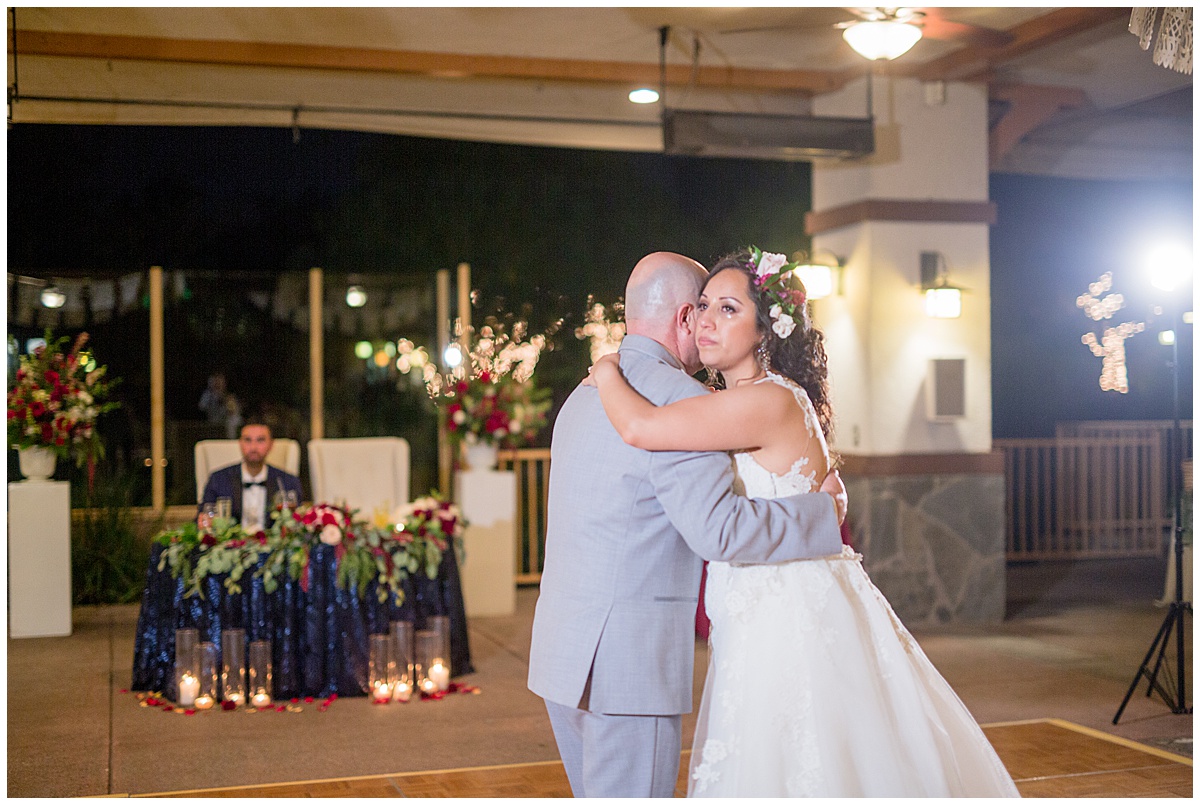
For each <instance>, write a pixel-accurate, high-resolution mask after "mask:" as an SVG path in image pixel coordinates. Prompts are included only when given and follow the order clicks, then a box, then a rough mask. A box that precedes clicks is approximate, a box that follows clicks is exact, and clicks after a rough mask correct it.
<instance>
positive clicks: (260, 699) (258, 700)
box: [250, 690, 271, 707]
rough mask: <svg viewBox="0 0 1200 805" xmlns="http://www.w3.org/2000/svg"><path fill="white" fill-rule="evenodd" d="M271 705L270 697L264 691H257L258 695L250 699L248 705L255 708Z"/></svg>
mask: <svg viewBox="0 0 1200 805" xmlns="http://www.w3.org/2000/svg"><path fill="white" fill-rule="evenodd" d="M270 703H271V695H270V694H269V693H267V692H266V691H265V690H259V691H258V693H256V694H254V695H253V696H251V697H250V704H252V705H254V706H255V707H266V706H267V705H269V704H270Z"/></svg>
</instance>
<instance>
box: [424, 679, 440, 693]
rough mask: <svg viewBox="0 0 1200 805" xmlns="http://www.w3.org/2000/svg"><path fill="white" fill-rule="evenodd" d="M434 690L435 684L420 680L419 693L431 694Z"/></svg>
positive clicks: (428, 680) (435, 688)
mask: <svg viewBox="0 0 1200 805" xmlns="http://www.w3.org/2000/svg"><path fill="white" fill-rule="evenodd" d="M436 690H437V683H436V682H434V681H433V680H432V679H422V680H421V692H422V693H433V692H434V691H436Z"/></svg>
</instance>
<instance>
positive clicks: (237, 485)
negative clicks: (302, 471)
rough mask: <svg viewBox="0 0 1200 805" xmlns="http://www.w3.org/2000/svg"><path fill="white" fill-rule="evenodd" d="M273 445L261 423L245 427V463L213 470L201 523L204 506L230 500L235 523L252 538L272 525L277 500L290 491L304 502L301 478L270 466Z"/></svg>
mask: <svg viewBox="0 0 1200 805" xmlns="http://www.w3.org/2000/svg"><path fill="white" fill-rule="evenodd" d="M274 441H275V440H274V438H273V437H272V436H271V429H270V428H269V427H268V426H267V425H266V424H264V423H262V422H255V421H250V422H248V423H246V424H245V425H243V426H242V432H241V436H240V437H239V438H238V447H240V448H241V450H242V461H241V463H240V464H231V465H229V466H228V467H222V468H221V469H219V470H214V471H213V473H212V474H211V475H209V476H208V483H207V484H205V486H204V495H203V497H202V498H201V502H200V507H199V509H200V512H201V514H200V518H201V519H203V518H204V514H203V511H204V504H205V503H215V502H216V500H217V498H230V499H231V500H232V501H233V512H232V514H233V519H234V520H240V521H241V523H242V528H244V529H245V530H246V531H248V532H249V533H251V534H253V533H255V532H257V531H258V530H260V529H266V528H268V527H269V526H270V525H271V518H270V511H271V506H272V505H273V502H274V501H275V500H276V499H277V497H278V498H282V497H283V496H284V494H285V493H287V492H289V491H290V492H294V493H295V495H296V502H297V503H299V502H300V501H301V500H303V499H304V492H303V490H302V489H301V487H300V479H299V478H297V477H296V476H295V475H291V474H290V473H286V472H284V471H283V470H281V469H279V468H277V467H270V466H267V454H268V453H270V452H271V445H272V444H274ZM201 525H205V523H203V522H202V523H201Z"/></svg>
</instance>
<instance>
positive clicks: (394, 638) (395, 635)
mask: <svg viewBox="0 0 1200 805" xmlns="http://www.w3.org/2000/svg"><path fill="white" fill-rule="evenodd" d="M415 636H416V635H415V632H414V630H413V625H412V623H410V622H409V621H392V627H391V650H392V659H391V662H390V663H388V672H389V674H390V676H389V681H390V682H391V683H392V698H394V699H396V700H397V701H402V702H406V701H408V699H409V697H410V696H412V692H413V685H415V684H416V678H415V677H414V675H413V667H414V661H415V659H416V646H415V645H414V638H415Z"/></svg>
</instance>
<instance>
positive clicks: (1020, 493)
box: [995, 422, 1192, 560]
mask: <svg viewBox="0 0 1200 805" xmlns="http://www.w3.org/2000/svg"><path fill="white" fill-rule="evenodd" d="M1181 430H1182V436H1183V438H1182V443H1181V444H1174V443H1173V442H1174V439H1173V431H1172V423H1171V422H1074V423H1064V424H1062V425H1061V426H1060V427H1059V428H1058V429H1057V433H1058V435H1057V436H1056V437H1055V438H1052V439H996V440H995V446H996V447H997V448H998V449H1002V450H1003V451H1004V454H1005V482H1006V489H1007V498H1008V499H1007V505H1006V509H1007V546H1006V547H1007V550H1006V552H1007V555H1008V558H1009V559H1038V560H1041V559H1067V558H1087V557H1090V558H1103V557H1118V556H1120V557H1125V556H1161V555H1162V551H1163V548H1164V545H1165V544H1166V540H1167V539H1169V537H1170V531H1171V526H1172V512H1173V503H1174V500H1173V498H1172V495H1173V494H1174V490H1173V489H1171V483H1170V477H1169V475H1168V473H1169V467H1171V466H1172V464H1173V462H1175V461H1186V460H1189V459H1190V458H1191V441H1192V439H1191V435H1192V424H1191V422H1187V423H1185V424H1184V425H1183V427H1182V428H1181Z"/></svg>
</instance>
